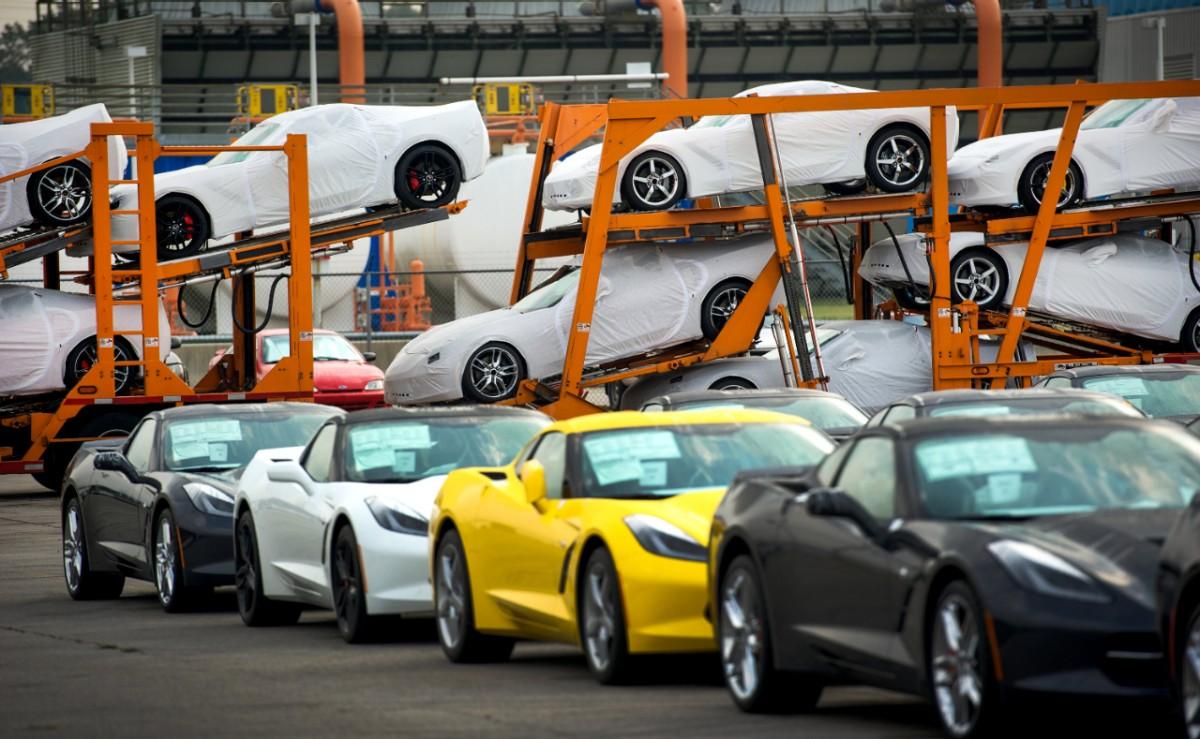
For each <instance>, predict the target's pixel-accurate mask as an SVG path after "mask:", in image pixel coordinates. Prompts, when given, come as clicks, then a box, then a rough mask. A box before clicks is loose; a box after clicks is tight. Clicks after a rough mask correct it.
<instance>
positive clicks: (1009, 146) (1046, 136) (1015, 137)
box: [952, 128, 1062, 160]
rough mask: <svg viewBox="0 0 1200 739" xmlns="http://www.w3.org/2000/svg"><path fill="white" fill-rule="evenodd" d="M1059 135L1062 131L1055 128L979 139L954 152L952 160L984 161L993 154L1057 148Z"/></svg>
mask: <svg viewBox="0 0 1200 739" xmlns="http://www.w3.org/2000/svg"><path fill="white" fill-rule="evenodd" d="M1061 135H1062V129H1061V128H1055V129H1051V130H1049V131H1027V132H1025V133H1010V134H1005V135H1003V136H993V137H991V138H986V139H980V140H979V141H976V142H974V143H971V144H967V145H966V146H964V147H962V148H961V149H959V150H958V151H956V152H954V156H953V157H952V160H953V159H985V158H987V157H990V156H992V155H993V154H1007V153H1011V152H1017V151H1020V150H1022V149H1026V148H1041V147H1044V146H1049V147H1051V148H1054V147H1057V146H1058V139H1059V136H1061Z"/></svg>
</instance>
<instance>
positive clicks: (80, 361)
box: [63, 336, 137, 395]
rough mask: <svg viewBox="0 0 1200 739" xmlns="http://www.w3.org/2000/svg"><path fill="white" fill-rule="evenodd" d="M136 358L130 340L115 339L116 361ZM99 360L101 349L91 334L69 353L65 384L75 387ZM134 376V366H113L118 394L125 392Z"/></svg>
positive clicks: (129, 360) (114, 352)
mask: <svg viewBox="0 0 1200 739" xmlns="http://www.w3.org/2000/svg"><path fill="white" fill-rule="evenodd" d="M135 359H137V356H136V355H135V354H134V351H133V347H132V346H130V345H129V342H128V341H126V340H125V339H124V338H123V337H120V336H118V337H116V338H114V339H113V361H114V362H132V361H133V360H135ZM98 361H100V360H99V350H98V349H97V348H96V337H95V336H89V337H88V338H86V339H84V340H83V341H81V342H79V344H77V345H76V346H75V348H74V349H72V350H71V352H70V353H69V354H67V365H66V367H65V368H64V369H63V384H64V385H66V386H67V388H68V389H70V388H73V387H75V385H76V384H77V383H78V382H79V381H80V380H82V379H83V376H84V375H86V374H87V373H88V371H89V370H91V369H92V367H93V366H94V365H95V364H96V362H98ZM132 378H133V368H132V367H130V366H128V365H126V366H124V367H114V368H113V384H114V386H115V387H116V390H117V394H118V395H120V394H121V393H123V392H125V390H126V389H127V388H128V387H129V383H130V380H131V379H132Z"/></svg>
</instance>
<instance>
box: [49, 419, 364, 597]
mask: <svg viewBox="0 0 1200 739" xmlns="http://www.w3.org/2000/svg"><path fill="white" fill-rule="evenodd" d="M338 413H342V411H340V410H338V409H337V408H330V407H328V406H323V405H314V404H311V403H269V404H254V405H198V406H189V407H182V408H170V409H167V410H162V411H155V412H153V413H150V414H149V415H147V416H146V417H145V418H144V419H142V421H141V423H139V424H138V425H137V427H136V428H135V429H134V430H133V432H132V433H130V435H129V436H128V437H126V438H123V439H102V440H100V441H93V442H88V443H86V444H84V445H83V446H82V447H81V448H80V450H79V451H78V452H77V453H76V454H75V457H74V458H73V459H72V460H71V463H70V465H69V466H68V467H67V474H66V478H65V479H64V482H63V494H62V542H63V574H64V576H65V577H66V582H67V592H68V593H69V594H70V595H71V597H72V598H74V599H75V600H86V599H93V598H115V597H117V596H119V595H120V594H121V590H122V589H123V588H124V586H125V578H126V577H134V578H137V579H139V580H149V581H151V582H153V583H154V584H155V587H156V588H157V589H158V598H159V601H160V602H161V603H162V606H163V608H164V609H166V610H167V611H178V610H182V609H183V608H185V607H186V606H187V605H188V604H189V603H191V602H194V601H195V599H196V598H197V597H198V596H200V595H202V594H204V593H206V592H207V591H209V590H211V589H212V588H213V587H216V586H219V585H232V584H233V489H234V486H235V485H236V484H237V478H238V476H239V475H240V474H241V471H242V469H243V467H244V466H245V465H246V463H247V462H249V461H250V458H251V457H253V456H254V454H255V452H257V451H258V450H259V449H267V448H271V447H280V446H299V445H302V444H305V443H306V442H307V441H308V439H309V437H310V436H311V435H312V434H313V432H315V431H316V429H317V427H319V426H320V425H321V424H322V423H324V421H325V420H326V419H327V418H329V417H330V416H333V415H335V414H338Z"/></svg>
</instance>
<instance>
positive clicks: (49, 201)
mask: <svg viewBox="0 0 1200 739" xmlns="http://www.w3.org/2000/svg"><path fill="white" fill-rule="evenodd" d="M25 196H26V198H27V199H28V201H29V213H30V215H32V216H33V219H34V220H35V221H37V222H38V223H40V224H42V225H43V226H50V227H52V228H62V227H65V226H72V225H74V224H76V223H82V222H83V221H86V220H87V219H88V218H89V217H91V215H92V169H91V167H89V166H88V165H86V164H84V163H83V162H81V161H79V160H77V159H72V160H70V161H66V162H63V163H62V164H56V165H54V166H53V167H49V168H47V169H43V170H40V171H38V172H34V173H33V174H31V175H29V179H28V180H27V181H26V183H25Z"/></svg>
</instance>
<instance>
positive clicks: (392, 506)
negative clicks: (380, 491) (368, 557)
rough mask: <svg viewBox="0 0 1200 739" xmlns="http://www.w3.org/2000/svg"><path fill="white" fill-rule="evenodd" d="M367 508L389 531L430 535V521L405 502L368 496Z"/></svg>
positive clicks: (412, 534) (413, 534)
mask: <svg viewBox="0 0 1200 739" xmlns="http://www.w3.org/2000/svg"><path fill="white" fill-rule="evenodd" d="M366 503H367V508H369V509H370V511H371V515H372V516H374V517H375V520H376V521H378V522H379V525H380V526H382V527H384V528H385V529H387V530H388V531H395V532H396V533H397V534H409V535H411V536H429V521H428V520H427V519H426V518H425V517H424V516H422V515H421V514H420V513H417V512H416V511H414V510H413V509H411V508H409V507H408V506H406V505H404V504H403V503H399V502H396V501H394V500H385V499H384V498H374V497H372V498H367V500H366Z"/></svg>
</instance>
